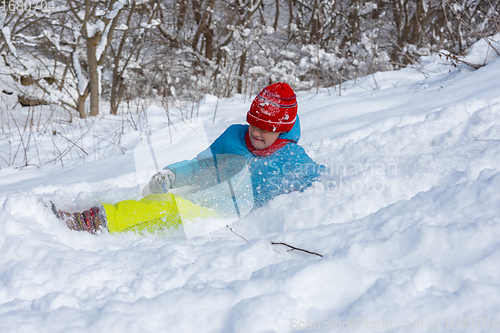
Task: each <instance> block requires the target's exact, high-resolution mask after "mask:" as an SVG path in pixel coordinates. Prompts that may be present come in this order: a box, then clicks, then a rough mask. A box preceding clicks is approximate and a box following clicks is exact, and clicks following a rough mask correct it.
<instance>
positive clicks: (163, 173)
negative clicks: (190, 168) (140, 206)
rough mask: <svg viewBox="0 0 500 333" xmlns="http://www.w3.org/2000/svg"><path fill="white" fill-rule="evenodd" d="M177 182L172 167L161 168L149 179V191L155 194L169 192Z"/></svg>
mask: <svg viewBox="0 0 500 333" xmlns="http://www.w3.org/2000/svg"><path fill="white" fill-rule="evenodd" d="M174 182H175V174H174V173H173V172H172V170H170V169H165V170H160V171H158V172H157V173H155V174H154V175H153V176H152V177H151V180H150V181H149V191H151V193H153V194H160V193H167V192H168V190H170V189H171V188H172V184H173V183H174Z"/></svg>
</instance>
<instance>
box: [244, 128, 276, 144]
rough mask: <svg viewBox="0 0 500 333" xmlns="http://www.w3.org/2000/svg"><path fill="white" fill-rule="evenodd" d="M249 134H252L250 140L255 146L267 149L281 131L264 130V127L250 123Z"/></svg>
mask: <svg viewBox="0 0 500 333" xmlns="http://www.w3.org/2000/svg"><path fill="white" fill-rule="evenodd" d="M248 134H249V135H250V141H251V142H252V145H253V146H254V147H255V148H257V149H265V148H267V147H269V146H270V145H272V144H273V143H274V141H276V139H277V138H278V136H279V135H280V134H281V133H279V132H268V131H264V130H263V129H260V128H257V127H255V126H252V125H250V127H249V128H248Z"/></svg>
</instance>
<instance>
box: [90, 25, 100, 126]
mask: <svg viewBox="0 0 500 333" xmlns="http://www.w3.org/2000/svg"><path fill="white" fill-rule="evenodd" d="M100 39H101V34H100V33H99V32H97V33H96V34H95V35H94V36H93V37H91V38H89V39H87V60H88V62H89V74H90V116H92V117H95V116H97V115H98V114H99V73H98V68H97V67H98V63H97V54H96V51H97V44H98V43H99V41H100Z"/></svg>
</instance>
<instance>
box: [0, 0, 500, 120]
mask: <svg viewBox="0 0 500 333" xmlns="http://www.w3.org/2000/svg"><path fill="white" fill-rule="evenodd" d="M0 9H1V10H0V25H1V26H2V28H1V37H0V54H1V55H2V58H1V59H0V62H3V64H0V65H1V66H0V67H1V68H2V73H0V80H2V81H3V82H4V83H5V84H6V85H7V86H8V87H9V88H8V89H4V90H3V92H2V94H1V95H4V96H5V95H6V94H7V95H14V96H17V100H18V102H19V103H21V105H23V106H28V107H29V106H36V105H57V106H60V107H63V108H64V109H65V110H66V111H67V112H68V113H67V115H68V121H70V122H71V121H72V119H73V117H74V116H77V117H81V118H86V117H87V116H89V115H90V116H96V115H98V114H100V109H101V113H102V109H106V110H108V111H107V113H111V114H118V113H119V111H120V108H121V107H124V106H125V105H127V103H130V101H131V100H134V99H138V98H154V99H157V100H161V101H162V102H163V103H164V105H166V106H167V108H168V105H169V104H170V105H172V104H175V103H176V101H177V102H179V101H181V100H182V101H190V102H191V103H192V105H194V104H195V103H197V102H199V101H200V100H201V99H202V98H203V97H204V96H205V95H206V94H212V95H215V96H217V97H227V96H231V95H234V94H243V95H244V96H252V95H254V94H256V93H258V91H259V90H260V89H262V88H263V87H264V86H266V85H267V84H270V83H272V82H276V81H286V82H288V83H289V84H290V85H291V86H292V87H293V88H294V89H295V90H307V89H312V88H317V89H319V88H320V87H334V88H335V91H336V92H337V93H338V94H341V91H342V90H341V88H342V84H343V83H344V82H345V81H346V80H351V79H356V78H358V77H362V76H366V75H370V74H373V73H375V72H378V71H385V70H396V69H399V68H401V67H404V66H407V65H409V64H414V63H415V61H416V60H417V59H418V58H419V57H420V56H422V55H427V54H430V53H433V52H434V53H436V52H437V53H439V54H441V55H442V56H443V57H446V58H447V60H451V61H454V62H456V63H457V64H458V63H459V62H460V56H461V55H462V54H463V53H464V52H466V51H467V50H468V48H469V47H470V46H471V45H472V44H473V43H474V42H476V41H477V40H478V39H481V38H487V37H486V36H491V35H493V34H494V33H496V32H498V31H500V20H499V19H498V17H499V14H498V12H499V9H500V0H460V1H459V0H375V1H363V0H338V1H324V0H286V1H284V0H234V1H230V0H200V1H195V0H151V1H144V0H111V1H98V0H93V1H82V0H48V1H47V0H46V1H39V0H16V1H14V0H12V1H8V0H4V1H3V2H2V3H1V4H0ZM474 65H481V64H474ZM103 104H104V105H106V107H103Z"/></svg>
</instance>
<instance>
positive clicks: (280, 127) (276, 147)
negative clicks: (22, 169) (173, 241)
mask: <svg viewBox="0 0 500 333" xmlns="http://www.w3.org/2000/svg"><path fill="white" fill-rule="evenodd" d="M297 109H298V105H297V97H296V94H295V93H294V91H293V90H292V88H290V86H289V85H288V84H286V83H281V82H279V83H275V84H272V85H270V86H267V87H266V88H264V90H262V91H261V92H260V93H259V94H258V95H257V97H256V98H255V99H254V100H253V102H252V105H251V106H250V110H249V111H248V113H247V122H248V125H242V124H237V125H232V126H230V127H228V128H227V129H226V130H225V131H224V133H222V134H221V135H220V136H219V137H218V138H217V139H216V140H215V141H214V142H213V143H212V144H211V145H210V147H209V148H207V149H206V150H205V151H203V152H201V153H200V154H199V155H198V156H197V157H196V158H194V159H193V160H190V161H182V162H177V163H173V164H171V165H168V166H166V167H165V168H163V170H161V171H159V172H158V173H156V174H155V175H153V176H152V177H151V180H150V182H149V191H150V193H151V194H149V195H147V196H146V197H145V198H143V199H141V200H139V201H136V200H125V201H121V202H119V203H117V204H114V205H111V204H102V206H100V207H93V208H91V209H90V210H88V211H85V212H82V213H73V214H70V213H66V212H62V211H59V210H57V209H55V207H54V206H52V207H53V210H54V212H55V213H56V215H57V216H58V217H60V218H62V219H64V220H65V222H66V224H67V225H68V227H69V228H70V229H74V230H84V231H88V232H91V233H94V234H95V233H96V232H97V231H98V230H99V229H100V228H101V227H104V228H107V229H108V230H109V231H110V232H119V231H125V230H136V231H141V230H149V231H153V230H156V229H158V228H165V227H167V228H171V227H174V228H176V227H179V226H180V225H181V224H182V220H181V218H180V215H182V214H170V215H169V216H168V218H165V214H164V212H165V211H169V212H170V211H175V209H177V210H182V211H183V212H184V214H188V215H189V214H191V215H193V214H194V215H193V216H196V217H197V216H199V217H210V216H213V214H214V213H213V212H212V210H210V209H206V208H203V207H199V206H197V205H194V204H192V203H190V202H189V201H187V200H182V199H181V198H179V197H174V196H173V195H172V194H171V193H167V192H168V190H169V189H173V188H180V187H184V186H198V185H200V184H199V183H200V179H201V178H202V177H199V175H200V174H203V173H204V172H205V171H206V169H209V168H213V165H210V163H206V161H207V158H211V159H212V160H215V161H216V160H217V158H216V156H225V155H238V156H242V157H243V158H244V159H245V160H246V164H247V167H248V171H249V173H250V178H251V187H252V192H253V199H254V204H253V205H254V208H257V207H260V206H263V205H265V204H266V203H267V202H269V201H270V200H271V199H272V198H274V197H275V196H277V195H280V194H285V193H289V192H292V191H303V190H304V189H306V188H307V187H309V186H310V185H311V184H312V183H313V182H314V181H315V180H317V179H318V177H319V176H320V173H321V172H322V170H323V169H324V168H325V167H324V166H321V165H318V164H316V163H315V162H314V161H313V160H312V159H311V158H310V157H309V156H308V155H307V153H306V152H305V151H304V149H303V148H302V147H300V146H299V145H298V144H297V143H298V141H299V139H300V122H299V117H298V115H297ZM215 167H216V168H217V165H215ZM166 193H167V194H168V195H167V194H166ZM193 212H195V213H193Z"/></svg>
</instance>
